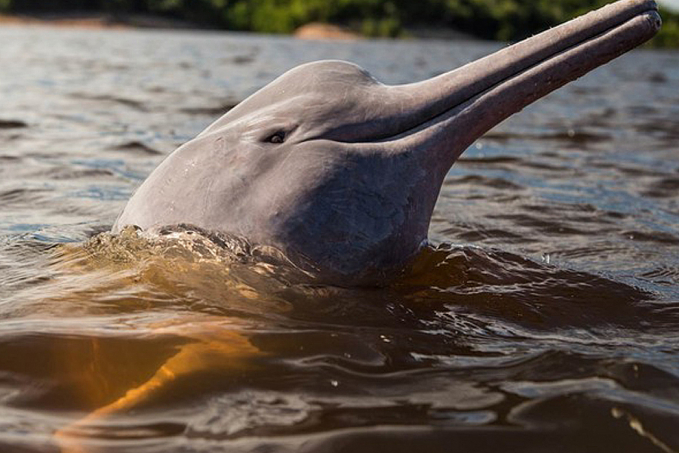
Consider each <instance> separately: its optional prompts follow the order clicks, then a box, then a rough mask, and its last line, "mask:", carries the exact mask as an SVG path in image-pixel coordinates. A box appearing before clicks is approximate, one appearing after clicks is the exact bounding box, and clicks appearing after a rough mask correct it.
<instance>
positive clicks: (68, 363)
mask: <svg viewBox="0 0 679 453" xmlns="http://www.w3.org/2000/svg"><path fill="white" fill-rule="evenodd" d="M179 236H180V237H177V235H175V236H173V237H172V238H171V239H166V240H164V241H163V240H150V239H147V238H144V237H143V236H141V235H140V234H138V233H137V231H135V230H134V229H133V228H128V229H127V230H126V231H124V232H123V233H122V234H121V235H119V236H112V235H110V234H106V233H105V234H101V235H99V236H96V237H94V238H93V239H91V240H90V241H88V242H86V243H85V244H84V245H65V246H62V247H60V248H59V249H58V251H57V253H56V261H55V263H54V266H53V267H52V269H53V271H54V272H56V276H55V278H54V279H53V281H52V282H51V284H50V285H49V286H50V287H49V288H44V287H43V288H42V290H41V293H42V294H45V293H48V294H53V296H52V297H50V298H48V299H43V300H42V301H41V305H43V306H47V307H60V309H59V311H60V312H61V313H67V312H69V311H70V312H71V314H72V313H73V312H81V313H83V314H84V313H85V312H89V313H90V314H94V313H97V312H98V313H101V312H102V311H104V312H108V313H115V314H116V315H117V316H124V315H125V314H127V313H132V312H136V311H139V310H145V311H147V312H148V313H149V316H147V320H146V322H142V323H135V324H127V326H126V327H127V329H126V337H127V338H128V339H130V338H138V339H141V340H143V341H144V342H153V343H155V345H154V347H153V348H150V349H149V348H144V347H142V348H139V349H138V350H135V349H134V348H130V347H129V344H128V343H125V342H123V343H119V344H116V343H115V342H108V341H104V340H103V339H102V338H99V337H97V336H92V337H90V338H87V339H86V340H85V341H78V342H68V341H66V342H61V343H60V344H59V345H57V347H56V348H55V350H54V351H53V353H54V354H55V355H56V359H55V360H56V362H57V363H58V364H59V367H60V368H61V369H57V370H52V373H53V374H54V375H56V376H61V377H62V378H65V379H66V380H67V381H68V380H71V381H72V383H71V385H72V386H73V387H74V388H76V389H77V394H76V395H73V396H74V397H75V398H76V399H77V400H78V401H80V402H81V405H82V407H88V408H91V411H90V412H89V413H88V414H87V415H85V416H84V417H82V418H78V419H75V420H74V421H73V422H72V423H70V424H68V425H66V426H63V427H62V428H60V429H58V430H57V431H56V433H55V435H54V436H55V440H56V442H57V443H58V445H59V446H60V447H61V449H62V452H64V453H76V452H78V453H84V452H87V451H89V450H88V448H87V447H86V446H84V445H83V444H82V443H81V440H82V438H83V436H85V437H86V436H87V434H88V431H89V429H90V428H92V427H96V426H97V425H98V424H99V425H101V424H102V423H103V422H104V421H105V419H106V418H107V417H110V416H113V415H115V414H119V413H123V412H125V411H130V410H134V409H135V408H137V407H138V406H139V405H141V404H144V403H147V402H149V401H152V400H153V399H154V397H157V396H158V395H159V394H162V393H163V392H164V391H165V390H166V388H167V387H168V386H170V385H172V384H173V383H174V382H176V381H177V380H178V379H181V378H183V377H186V376H190V375H193V374H196V373H202V372H210V373H213V374H215V373H216V374H218V375H220V376H224V375H228V374H234V373H242V372H243V371H244V370H247V369H248V368H250V367H253V366H255V365H254V363H253V359H255V358H256V357H258V356H260V355H261V354H262V352H261V351H260V350H259V349H258V348H257V347H255V346H254V345H252V344H251V343H250V341H249V335H248V330H249V329H252V328H253V326H254V323H253V321H252V319H244V318H238V317H234V316H230V317H229V316H223V315H216V314H211V313H209V312H204V313H201V311H200V307H196V304H206V303H207V304H208V305H209V301H217V302H219V303H223V302H224V301H226V300H230V301H233V303H232V304H229V307H226V308H228V309H231V310H233V309H244V310H247V311H249V312H251V313H257V312H260V311H265V312H267V313H271V312H276V311H278V312H282V311H285V310H286V304H285V303H284V302H282V301H280V300H276V299H275V298H273V297H268V298H267V296H266V294H265V293H264V292H263V290H262V288H263V289H264V291H266V289H267V288H271V283H272V281H271V280H270V279H269V280H268V281H269V284H268V285H261V288H260V289H257V290H256V289H255V288H254V287H252V286H250V285H248V284H247V283H246V282H244V281H242V280H239V279H238V278H234V275H232V274H231V271H232V269H233V267H230V266H229V265H228V264H234V263H235V262H237V260H238V257H237V256H236V254H234V253H233V251H228V252H227V251H226V249H223V248H218V247H216V246H215V245H214V244H212V243H210V242H209V239H207V238H205V237H202V236H196V235H192V234H191V233H189V234H188V236H186V237H183V238H182V237H181V234H180V235H179ZM261 266H264V268H265V269H266V265H265V264H261ZM248 272H249V274H250V276H251V277H252V276H255V277H256V276H257V275H258V272H259V273H261V274H264V272H263V271H262V269H257V266H249V267H248ZM163 305H167V306H168V307H170V309H171V312H170V313H171V316H170V317H169V318H168V317H166V316H167V313H162V312H161V313H160V314H161V315H162V316H160V319H158V320H156V319H154V316H153V313H154V312H157V311H158V309H159V308H162V307H163ZM196 308H198V310H196Z"/></svg>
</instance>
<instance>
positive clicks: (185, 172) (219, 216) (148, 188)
mask: <svg viewBox="0 0 679 453" xmlns="http://www.w3.org/2000/svg"><path fill="white" fill-rule="evenodd" d="M659 27H660V18H659V16H658V14H657V11H656V5H655V3H654V2H653V1H648V0H623V1H620V2H617V3H614V4H612V5H608V6H606V7H604V8H602V9H600V10H597V11H594V12H591V13H589V14H587V15H585V16H582V17H580V18H578V19H575V20H573V21H570V22H568V23H566V24H563V25H561V26H559V27H556V28H553V29H551V30H548V31H546V32H544V33H541V34H539V35H536V36H534V37H532V38H529V39H527V40H525V41H522V42H520V43H518V44H515V45H513V46H510V47H507V48H504V49H502V50H500V51H498V52H496V53H495V54H492V55H490V56H488V57H485V58H482V59H480V60H477V61H475V62H472V63H470V64H468V65H466V66H463V67H461V68H459V69H456V70H454V71H451V72H449V73H446V74H442V75H440V76H437V77H434V78H432V79H429V80H425V81H422V82H417V83H412V84H407V85H396V86H388V85H384V84H382V83H380V82H378V81H377V80H375V79H374V78H373V77H372V76H371V75H370V74H369V73H368V72H366V71H365V70H363V69H362V68H360V67H358V66H356V65H354V64H351V63H347V62H341V61H321V62H315V63H309V64H305V65H302V66H299V67H297V68H294V69H292V70H290V71H288V72H287V73H285V74H283V75H282V76H280V77H279V78H278V79H276V80H274V81H273V82H272V83H270V84H269V85H267V86H266V87H264V88H262V89H261V90H259V91H258V92H256V93H255V94H253V95H252V96H250V97H249V98H248V99H246V100H245V101H243V102H242V103H240V104H239V105H238V106H236V107H235V108H233V109H232V110H230V111H229V112H228V113H226V114H225V115H224V116H222V117H221V118H220V119H218V120H217V121H216V122H215V123H213V124H212V125H210V126H209V127H208V128H207V129H206V130H205V131H203V132H202V133H201V134H199V135H198V136H197V137H196V138H195V139H193V140H191V141H189V142H187V143H186V144H184V145H183V146H181V147H180V148H178V149H177V150H176V151H174V152H173V153H172V154H170V155H169V156H168V157H167V158H166V159H165V160H164V161H163V162H162V163H161V164H160V166H159V167H158V168H156V169H155V170H154V171H153V172H152V173H151V175H150V176H149V177H148V179H147V180H146V181H145V182H144V183H143V184H142V185H141V186H140V187H139V189H137V191H136V193H135V194H134V195H133V197H132V198H131V199H130V201H129V202H128V204H127V206H126V207H125V209H124V210H123V212H122V213H121V215H120V216H119V218H118V220H117V221H116V223H115V225H114V226H113V231H114V232H118V231H120V230H121V228H122V227H123V226H125V225H130V224H132V225H137V226H139V227H141V228H142V229H149V228H152V227H157V226H167V225H174V224H192V225H196V226H198V227H200V228H203V229H207V230H213V231H219V232H224V233H229V234H235V235H239V236H243V237H246V238H247V239H248V240H249V241H250V242H252V243H255V244H263V245H271V246H274V247H277V248H279V249H280V250H281V251H283V252H284V253H285V254H287V255H288V256H289V257H290V258H291V259H292V260H293V261H295V262H296V263H298V264H299V265H301V266H303V267H306V268H307V269H308V270H312V271H315V272H317V273H318V274H319V275H321V276H323V277H325V278H326V279H328V280H331V281H334V282H339V283H345V284H355V283H363V282H375V281H379V280H381V279H384V278H388V277H389V276H390V275H392V274H393V273H394V272H396V271H398V270H399V269H402V268H403V266H404V265H405V264H407V263H408V261H409V260H410V259H411V258H412V257H413V256H414V255H415V254H416V253H417V251H418V250H419V249H420V247H421V246H422V244H423V243H424V242H425V241H426V238H427V230H428V228H429V221H430V218H431V214H432V211H433V209H434V205H435V203H436V199H437V197H438V193H439V191H440V188H441V185H442V184H443V180H444V178H445V176H446V174H447V172H448V171H449V169H450V167H451V166H452V165H453V163H454V162H455V160H456V159H457V158H458V157H459V156H460V154H462V152H463V151H464V150H465V149H466V148H467V147H468V146H469V145H470V144H472V143H473V142H474V140H476V139H477V138H478V137H479V136H481V135H482V134H483V133H485V132H486V131H487V130H489V129H490V128H492V127H493V126H494V125H496V124H497V123H499V122H501V121H502V120H504V119H505V118H507V117H508V116H510V115H511V114H513V113H515V112H517V111H519V110H521V109H522V108H523V107H525V106H526V105H528V104H530V103H532V102H534V101H535V100H537V99H539V98H540V97H543V96H545V95H546V94H548V93H550V92H551V91H553V90H555V89H557V88H558V87H560V86H562V85H564V84H566V83H568V82H570V81H572V80H574V79H576V78H578V77H580V76H582V75H583V74H585V73H587V72H589V71H590V70H592V69H594V68H596V67H598V66H600V65H602V64H604V63H606V62H608V61H610V60H611V59H613V58H615V57H617V56H619V55H621V54H622V53H624V52H626V51H628V50H630V49H632V48H634V47H636V46H637V45H639V44H641V43H643V42H644V41H646V40H648V39H649V38H650V37H652V36H653V35H654V34H655V33H656V32H657V30H658V29H659Z"/></svg>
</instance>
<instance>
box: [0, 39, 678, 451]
mask: <svg viewBox="0 0 679 453" xmlns="http://www.w3.org/2000/svg"><path fill="white" fill-rule="evenodd" d="M0 39H2V42H3V52H2V53H0V67H2V76H0V99H1V100H2V109H1V110H0V450H2V451H11V452H15V451H17V452H21V451H31V452H34V451H59V450H62V451H70V452H76V451H87V452H100V451H134V452H161V451H162V452H164V453H166V452H168V451H173V452H175V451H176V452H184V451H186V452H188V451H191V452H203V451H204V452H221V451H295V452H296V451H316V452H318V451H323V452H325V451H352V452H353V451H369V452H372V451H377V450H378V449H389V450H390V451H396V452H398V451H408V452H410V451H452V450H470V451H489V452H490V451H493V452H494V451H498V450H499V449H502V450H504V451H522V452H526V451H527V452H531V451H535V452H538V451H630V452H644V451H649V452H653V451H655V452H670V451H678V450H679V434H677V431H676V428H675V427H676V426H677V423H678V422H679V192H677V191H678V190H679V154H678V153H679V135H678V134H679V132H678V131H679V90H678V89H677V87H679V55H678V54H676V53H670V52H667V53H665V52H650V51H639V52H634V53H633V54H632V55H630V56H627V57H625V58H622V59H620V60H619V61H616V62H614V63H613V64H611V65H609V66H607V67H605V68H602V69H600V70H598V71H597V72H595V73H593V74H590V75H589V76H587V77H585V78H584V79H582V80H580V81H578V82H577V83H575V84H572V85H571V86H569V87H566V88H565V89H563V90H561V91H559V92H557V93H555V94H553V95H551V96H550V97H548V98H547V99H545V100H543V101H542V102H540V103H538V104H537V105H535V106H532V107H530V108H528V109H526V111H524V112H523V113H522V114H520V115H517V116H515V117H514V118H512V119H511V120H509V121H508V122H506V123H504V124H503V125H501V126H500V127H498V128H496V129H495V130H493V131H492V132H491V133H489V134H488V135H487V136H486V137H484V138H483V139H481V140H480V141H478V142H477V143H476V144H475V145H474V146H473V147H472V148H471V149H469V150H468V151H467V152H466V153H465V154H464V156H463V158H462V159H461V160H460V161H459V162H458V163H457V164H456V165H455V167H454V168H453V170H452V171H451V172H450V174H449V176H448V179H447V180H446V183H445V185H444V187H443V189H442V193H441V197H440V199H439V203H438V205H437V210H436V213H435V217H434V219H433V221H432V227H431V237H432V239H433V242H434V244H438V245H433V246H432V247H430V248H428V249H427V250H425V251H424V252H423V253H422V255H421V256H420V257H419V258H418V260H417V262H416V263H414V265H413V268H412V269H411V270H410V271H409V272H407V273H406V274H405V275H404V276H403V277H402V278H401V279H399V280H398V281H396V282H394V283H393V284H392V285H391V286H389V287H386V288H379V289H371V288H353V289H349V288H337V287H328V286H323V285H318V284H315V283H314V282H313V281H311V280H309V278H308V277H307V276H305V275H303V274H300V272H299V271H298V270H296V269H294V268H293V267H290V266H288V265H286V264H285V263H281V262H280V259H281V258H280V257H277V256H275V254H274V255H269V254H268V252H267V251H261V250H260V251H257V250H251V249H250V248H249V246H248V244H245V243H233V244H231V247H229V248H226V249H225V248H224V247H221V246H220V244H217V243H215V242H214V240H213V239H214V238H212V239H211V238H209V237H203V236H201V235H196V234H194V235H193V236H191V237H190V238H188V239H187V237H185V236H182V235H181V234H180V236H181V238H180V239H181V240H179V241H175V240H168V242H162V241H161V242H160V243H153V244H150V243H149V242H148V241H147V240H146V239H144V238H140V237H138V236H137V234H136V233H133V232H130V233H129V235H128V236H124V237H121V238H111V237H110V236H108V235H105V234H104V235H99V236H96V234H97V233H99V232H101V231H105V230H107V229H108V228H109V227H110V225H111V223H112V222H113V220H114V218H115V216H116V215H117V213H118V212H119V211H120V209H121V208H122V206H123V204H124V203H125V201H126V200H127V198H128V197H129V195H130V194H131V192H132V191H133V190H134V188H135V187H136V186H137V185H138V184H139V183H140V182H141V181H142V180H143V178H144V177H145V176H146V175H147V174H148V172H150V171H151V170H152V169H153V168H154V167H155V166H156V165H157V164H158V162H159V161H160V160H161V159H162V158H163V156H164V155H166V153H168V152H170V151H171V150H172V149H174V148H175V147H176V146H177V145H179V144H180V143H182V142H183V141H185V140H188V139H189V138H191V137H192V136H194V135H195V134H196V133H198V132H199V131H200V130H201V129H202V128H203V127H205V126H206V125H207V124H209V123H210V122H211V121H213V120H214V119H215V118H216V116H218V115H219V114H221V112H223V111H225V110H227V109H228V108H230V107H231V106H233V105H234V104H235V103H237V102H238V101H239V100H241V99H243V98H244V97H245V96H246V95H247V94H249V93H250V92H252V91H253V90H255V89H257V88H258V87H260V86H262V85H263V84H265V83H267V82H268V81H270V80H271V79H272V78H274V77H275V76H277V75H278V74H280V73H281V72H283V71H284V70H286V69H288V68H290V67H293V66H295V65H297V64H299V63H302V62H305V61H309V60H315V59H321V58H341V59H347V60H351V61H354V62H357V63H359V64H361V65H362V66H364V67H366V68H368V69H369V70H370V71H371V72H373V73H374V74H375V75H376V76H377V77H378V78H380V79H382V80H384V81H385V82H390V83H397V82H406V81H412V80H417V79H422V78H425V77H429V76H431V75H433V74H436V73H440V72H442V71H445V70H447V69H449V68H452V67H454V66H457V65H460V64H462V63H464V62H467V61H469V60H472V59H475V58H477V57H479V56H481V55H483V54H486V53H488V52H491V51H493V50H494V49H496V48H497V47H498V46H497V45H495V44H488V43H443V42H426V43H421V42H358V43H315V42H300V41H295V40H292V39H288V38H271V37H259V36H247V35H223V34H207V33H206V34H200V33H183V32H137V31H115V32H109V31H102V32H84V31H68V30H50V29H40V28H0ZM92 236H95V237H94V239H90V240H89V241H88V242H86V243H85V245H83V241H86V240H88V238H90V237H92ZM450 244H460V245H450ZM233 250H236V251H237V252H238V253H235V254H234V253H233ZM88 417H89V418H88Z"/></svg>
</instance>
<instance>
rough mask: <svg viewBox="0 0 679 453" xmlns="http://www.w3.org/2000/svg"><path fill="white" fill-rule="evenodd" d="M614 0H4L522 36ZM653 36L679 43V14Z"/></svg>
mask: <svg viewBox="0 0 679 453" xmlns="http://www.w3.org/2000/svg"><path fill="white" fill-rule="evenodd" d="M605 3H609V1H607V0H418V1H412V0H60V1H59V2H45V1H42V0H0V10H1V11H5V12H30V11H35V12H59V11H68V10H71V11H72V10H80V11H104V12H107V13H110V14H113V15H118V16H120V15H125V14H132V13H144V14H159V15H163V16H168V17H173V18H177V19H184V20H187V21H192V22H196V23H199V24H203V25H207V26H211V27H218V28H225V29H231V30H248V31H257V32H265V33H290V32H292V31H293V30H295V29H296V28H297V27H299V26H301V25H304V24H305V23H309V22H329V23H337V24H342V25H346V26H349V27H350V28H353V29H355V30H356V31H359V32H361V33H362V34H364V35H367V36H399V35H401V34H403V32H404V30H406V29H407V27H410V26H419V27H438V28H444V27H449V28H453V29H456V30H460V31H464V32H467V33H470V34H472V35H474V36H477V37H480V38H485V39H496V40H501V41H517V40H520V39H522V38H525V37H527V36H530V35H532V34H535V33H537V32H539V31H542V30H544V29H546V28H549V27H551V26H554V25H557V24H559V23H561V22H564V21H567V20H569V19H571V18H573V17H576V16H578V15H580V14H583V13H585V12H587V11H589V10H591V9H595V8H598V7H600V6H602V5H604V4H605ZM662 15H663V19H664V22H665V25H664V27H663V30H662V31H661V33H660V34H659V35H658V37H657V38H655V39H654V40H653V42H652V45H655V46H662V47H679V14H674V13H670V12H668V11H663V12H662Z"/></svg>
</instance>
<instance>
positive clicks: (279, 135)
mask: <svg viewBox="0 0 679 453" xmlns="http://www.w3.org/2000/svg"><path fill="white" fill-rule="evenodd" d="M266 141H267V142H269V143H283V142H284V141H285V131H277V132H275V133H273V134H271V135H270V136H269V137H268V138H267V139H266Z"/></svg>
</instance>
